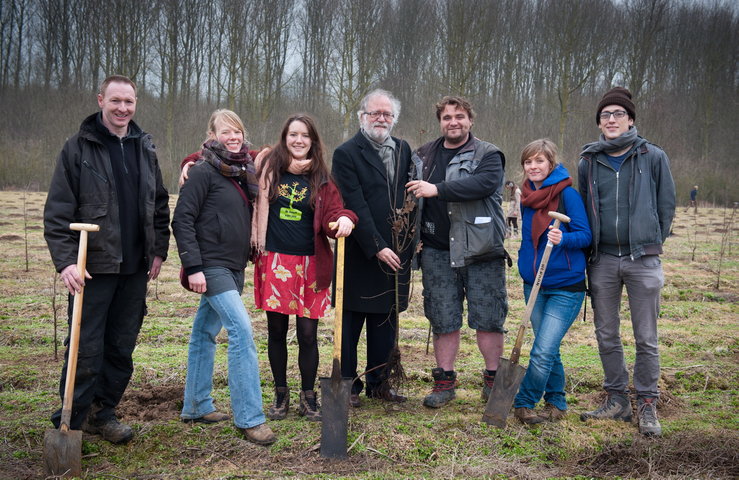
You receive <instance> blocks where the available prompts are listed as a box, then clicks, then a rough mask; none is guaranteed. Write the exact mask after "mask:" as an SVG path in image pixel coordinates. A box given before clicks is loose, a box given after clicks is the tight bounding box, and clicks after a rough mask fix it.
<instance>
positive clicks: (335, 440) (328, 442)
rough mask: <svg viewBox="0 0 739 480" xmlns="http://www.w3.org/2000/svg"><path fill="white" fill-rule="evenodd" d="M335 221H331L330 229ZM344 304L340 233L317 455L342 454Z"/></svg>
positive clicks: (347, 386)
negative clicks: (330, 349) (330, 350)
mask: <svg viewBox="0 0 739 480" xmlns="http://www.w3.org/2000/svg"><path fill="white" fill-rule="evenodd" d="M336 226H337V222H331V223H330V224H329V228H331V229H332V230H333V229H335V228H336ZM343 307H344V237H339V238H337V239H336V293H335V295H334V350H333V364H332V367H331V377H328V378H326V377H321V378H320V384H321V400H322V403H323V406H322V408H321V457H323V458H346V454H347V451H346V446H347V433H348V432H347V431H348V424H349V394H350V392H351V388H352V379H351V378H342V377H341V335H342V313H343Z"/></svg>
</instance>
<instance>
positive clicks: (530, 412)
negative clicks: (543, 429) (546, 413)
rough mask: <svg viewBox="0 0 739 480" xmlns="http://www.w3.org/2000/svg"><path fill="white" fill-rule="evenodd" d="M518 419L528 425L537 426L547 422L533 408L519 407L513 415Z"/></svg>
mask: <svg viewBox="0 0 739 480" xmlns="http://www.w3.org/2000/svg"><path fill="white" fill-rule="evenodd" d="M513 415H514V416H515V417H516V418H517V419H519V420H520V421H521V423H524V424H526V425H536V424H537V423H542V422H544V421H545V420H544V419H543V418H542V417H540V416H539V415H537V414H536V412H535V411H534V409H533V408H526V407H518V408H516V410H515V413H514V414H513Z"/></svg>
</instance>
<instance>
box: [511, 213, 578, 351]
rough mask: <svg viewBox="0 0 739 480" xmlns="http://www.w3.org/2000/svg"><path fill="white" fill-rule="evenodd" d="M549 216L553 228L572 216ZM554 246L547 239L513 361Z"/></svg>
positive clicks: (515, 345)
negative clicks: (551, 219) (552, 222)
mask: <svg viewBox="0 0 739 480" xmlns="http://www.w3.org/2000/svg"><path fill="white" fill-rule="evenodd" d="M549 216H550V217H552V218H553V219H554V224H553V225H552V228H553V229H555V228H559V225H560V223H562V222H564V223H570V217H568V216H567V215H564V214H562V213H559V212H549ZM552 248H554V244H553V243H552V242H551V241H550V240H547V246H546V247H545V248H544V255H543V256H542V257H541V263H540V264H539V270H538V271H537V272H536V278H535V279H534V285H533V286H532V288H531V294H530V295H529V301H528V302H527V303H526V310H524V312H523V321H522V322H521V326H520V327H519V329H518V335H517V336H516V343H515V344H514V345H513V350H512V351H511V363H514V364H515V363H518V357H519V356H520V355H521V345H522V344H523V337H524V334H525V333H526V329H527V328H529V325H530V324H531V312H533V311H534V305H535V304H536V297H537V296H538V295H539V288H541V282H542V280H543V279H544V272H545V271H546V270H547V264H548V263H549V256H550V255H551V254H552Z"/></svg>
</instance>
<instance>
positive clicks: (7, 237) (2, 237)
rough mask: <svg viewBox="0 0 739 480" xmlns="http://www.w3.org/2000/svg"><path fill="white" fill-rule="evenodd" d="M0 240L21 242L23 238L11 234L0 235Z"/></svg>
mask: <svg viewBox="0 0 739 480" xmlns="http://www.w3.org/2000/svg"><path fill="white" fill-rule="evenodd" d="M0 240H2V241H4V242H15V241H16V240H23V237H21V236H20V235H13V234H12V233H11V234H7V235H0Z"/></svg>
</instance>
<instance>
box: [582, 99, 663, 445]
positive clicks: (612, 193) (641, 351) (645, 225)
mask: <svg viewBox="0 0 739 480" xmlns="http://www.w3.org/2000/svg"><path fill="white" fill-rule="evenodd" d="M635 112H636V109H635V107H634V103H633V101H632V99H631V92H629V91H628V90H627V89H625V88H623V87H615V88H613V89H611V90H610V91H608V92H607V93H606V94H605V95H604V96H603V98H602V99H601V101H600V103H599V104H598V108H597V110H596V112H595V121H596V123H597V124H598V128H599V129H600V131H601V135H600V139H599V140H598V141H597V142H593V143H590V144H588V145H585V147H584V148H583V151H582V153H581V154H580V164H579V167H578V186H579V189H580V195H581V196H582V198H583V202H584V203H585V209H586V210H587V212H588V220H589V221H590V226H591V229H592V233H593V242H592V245H591V252H590V258H589V263H588V279H589V283H590V292H591V294H592V298H593V311H594V313H595V334H596V337H597V339H598V350H599V352H600V359H601V363H602V364H603V371H604V375H605V380H604V382H603V388H604V389H605V390H606V392H607V394H608V396H607V398H606V399H605V401H604V402H603V404H602V405H601V406H600V407H599V408H598V409H596V410H594V411H592V412H586V413H583V414H582V415H581V416H580V418H581V419H582V420H588V419H614V420H623V421H626V422H628V421H631V402H630V400H629V390H628V385H629V373H628V371H627V370H626V364H625V362H624V352H623V343H622V342H621V336H620V332H619V327H620V322H621V319H620V317H619V308H620V305H621V293H622V290H623V287H624V285H625V286H626V293H627V295H628V297H629V309H630V310H631V324H632V327H633V331H634V340H635V345H636V359H635V361H634V389H635V390H636V396H637V405H638V416H639V431H640V432H641V433H642V434H644V435H654V436H658V435H661V434H662V428H661V426H660V423H659V420H658V419H657V410H656V405H657V400H658V398H659V389H658V387H657V382H658V380H659V374H660V367H659V352H658V348H657V317H658V316H659V304H660V290H661V288H662V286H663V285H664V276H663V273H662V264H661V262H660V258H659V254H661V253H662V244H663V243H664V241H665V239H666V238H667V237H668V236H669V233H670V226H671V224H672V218H673V216H674V214H675V184H674V182H673V180H672V174H671V173H670V161H669V159H668V158H667V155H666V154H665V152H664V151H662V149H660V148H659V147H658V146H657V145H654V144H652V143H649V142H647V141H646V140H645V139H643V138H642V137H640V136H638V135H637V131H636V127H635V126H634V120H635V119H636V113H635Z"/></svg>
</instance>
